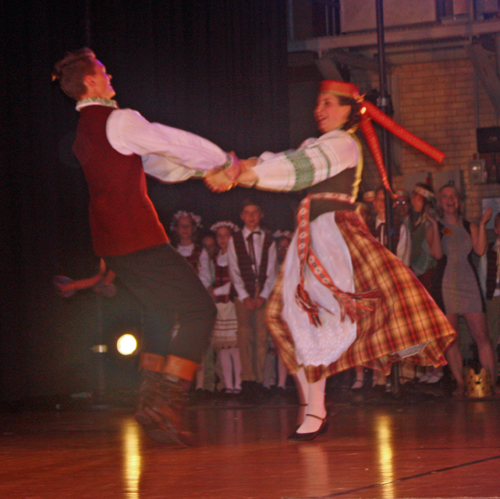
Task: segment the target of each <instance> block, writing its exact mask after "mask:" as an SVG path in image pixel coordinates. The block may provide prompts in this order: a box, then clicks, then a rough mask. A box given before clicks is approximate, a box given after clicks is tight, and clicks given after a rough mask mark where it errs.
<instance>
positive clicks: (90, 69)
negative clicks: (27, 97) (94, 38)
mask: <svg viewBox="0 0 500 499" xmlns="http://www.w3.org/2000/svg"><path fill="white" fill-rule="evenodd" d="M95 60H96V57H95V54H94V52H92V50H90V49H89V48H87V47H84V48H82V49H80V50H75V51H74V52H68V53H67V54H66V55H65V56H64V58H63V59H61V60H60V61H59V62H58V63H56V65H55V66H54V73H53V76H52V78H53V79H54V80H56V79H58V80H59V85H60V86H61V89H62V91H63V92H64V93H65V94H66V95H67V96H68V97H71V98H72V99H75V100H80V98H81V96H82V95H84V94H85V93H86V92H87V88H86V87H85V83H84V80H85V77H86V76H87V75H92V74H95Z"/></svg>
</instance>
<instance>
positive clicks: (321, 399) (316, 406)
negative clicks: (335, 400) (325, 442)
mask: <svg viewBox="0 0 500 499" xmlns="http://www.w3.org/2000/svg"><path fill="white" fill-rule="evenodd" d="M325 385H326V378H323V379H320V380H319V381H316V382H315V383H309V386H308V392H309V395H308V401H307V406H306V410H305V414H306V417H305V419H304V422H303V423H302V424H301V425H300V426H299V428H298V429H297V433H312V432H314V431H318V430H319V428H320V426H321V425H322V423H323V421H322V420H323V419H324V418H325V417H326V408H325ZM307 414H312V415H313V416H317V417H308V416H307Z"/></svg>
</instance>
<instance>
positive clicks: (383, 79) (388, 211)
mask: <svg viewBox="0 0 500 499" xmlns="http://www.w3.org/2000/svg"><path fill="white" fill-rule="evenodd" d="M376 9H377V40H378V65H379V76H380V79H379V81H380V90H379V92H380V96H379V98H378V102H377V106H378V107H379V108H380V109H381V111H383V112H384V113H386V114H388V113H389V109H390V105H389V103H390V97H389V95H388V92H387V73H386V66H385V40H384V7H383V0H376ZM389 148H390V144H389V132H388V131H387V130H386V129H385V128H384V127H382V155H383V158H384V164H385V168H386V170H387V176H388V178H389V184H390V185H391V187H392V171H391V158H390V154H389ZM385 223H386V230H387V248H388V249H389V250H390V251H392V252H393V253H394V250H395V248H394V227H393V225H394V224H393V217H392V199H391V197H390V196H389V195H388V194H387V193H386V196H385Z"/></svg>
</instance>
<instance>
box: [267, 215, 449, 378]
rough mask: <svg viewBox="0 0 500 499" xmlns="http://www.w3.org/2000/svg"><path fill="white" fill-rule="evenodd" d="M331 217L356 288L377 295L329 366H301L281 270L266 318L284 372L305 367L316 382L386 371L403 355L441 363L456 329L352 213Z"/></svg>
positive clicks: (308, 376) (404, 268) (425, 363)
mask: <svg viewBox="0 0 500 499" xmlns="http://www.w3.org/2000/svg"><path fill="white" fill-rule="evenodd" d="M335 221H336V223H337V226H338V227H339V229H340V232H341V234H342V236H343V238H344V240H345V242H346V244H347V246H348V248H349V252H350V254H351V259H352V265H353V273H354V285H355V292H356V293H362V292H368V291H374V290H378V291H379V292H380V293H381V295H382V296H381V298H380V299H378V301H377V302H376V305H375V308H374V311H373V312H371V313H369V314H366V315H365V316H364V317H363V318H362V319H361V320H360V321H359V322H358V324H357V336H356V340H355V341H354V343H353V344H352V345H351V346H350V347H349V348H348V349H347V350H346V351H345V352H344V353H343V354H342V355H341V356H340V358H339V359H338V360H336V361H335V362H333V363H332V364H329V365H320V366H300V365H299V364H298V362H297V359H296V356H295V346H294V342H293V337H292V334H291V332H290V330H289V328H288V325H287V323H286V321H285V320H284V319H283V317H282V309H283V269H281V271H280V273H279V274H278V278H277V280H276V284H275V287H274V290H273V292H272V294H271V296H270V298H269V301H268V305H267V309H266V320H267V325H268V328H269V332H270V334H271V336H272V337H273V340H274V342H275V344H276V348H277V350H278V353H279V355H280V357H281V359H282V360H283V362H284V364H285V366H286V367H287V369H288V371H289V372H290V373H292V374H293V373H295V372H297V371H298V370H299V368H300V367H304V370H305V373H306V376H307V379H308V381H309V382H315V381H318V380H320V379H322V378H324V377H327V376H330V375H332V374H335V373H338V372H341V371H344V370H346V369H350V368H352V367H355V366H366V367H369V368H371V369H376V370H379V371H382V372H384V373H385V374H389V372H390V368H391V364H392V363H393V362H397V361H399V360H401V358H403V357H408V360H409V361H411V362H413V363H415V364H418V365H432V366H436V367H437V366H441V365H445V364H446V359H445V357H444V352H445V350H446V348H447V347H448V345H449V344H450V343H452V342H453V341H454V339H455V338H456V332H455V330H454V329H453V328H452V326H451V325H450V323H449V322H448V320H447V319H446V317H445V316H444V314H443V313H442V312H441V310H440V309H439V307H438V306H437V305H436V303H435V302H434V300H433V299H432V298H431V296H430V295H429V293H428V292H427V291H426V289H425V288H424V287H423V286H422V284H421V283H420V281H419V280H418V279H417V278H416V277H415V275H414V274H413V272H412V271H411V270H410V269H409V268H408V267H407V266H406V265H404V264H403V262H401V260H399V258H397V257H396V256H395V255H394V254H393V253H391V252H390V251H389V250H388V249H387V248H385V247H384V246H383V245H382V244H380V243H379V242H378V241H377V240H376V239H375V238H374V237H373V236H372V235H371V234H370V231H369V229H368V227H367V226H366V225H365V223H364V222H363V221H362V220H361V219H360V218H359V216H358V215H357V214H356V213H355V212H353V211H337V212H335ZM346 320H349V319H346ZM320 327H321V326H320Z"/></svg>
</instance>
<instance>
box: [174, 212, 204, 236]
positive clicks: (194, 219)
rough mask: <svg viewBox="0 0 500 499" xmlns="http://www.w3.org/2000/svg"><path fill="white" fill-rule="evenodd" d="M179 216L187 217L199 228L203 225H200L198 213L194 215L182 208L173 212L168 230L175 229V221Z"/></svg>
mask: <svg viewBox="0 0 500 499" xmlns="http://www.w3.org/2000/svg"><path fill="white" fill-rule="evenodd" d="M181 217H189V218H190V219H191V221H192V222H193V224H194V225H195V226H196V227H197V228H198V229H201V228H202V227H203V226H202V225H201V217H200V216H198V215H195V214H194V213H192V212H190V211H184V210H179V211H178V212H177V213H175V214H174V217H173V220H172V222H171V223H170V230H171V231H173V230H175V227H176V225H177V222H178V220H179V218H181Z"/></svg>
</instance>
